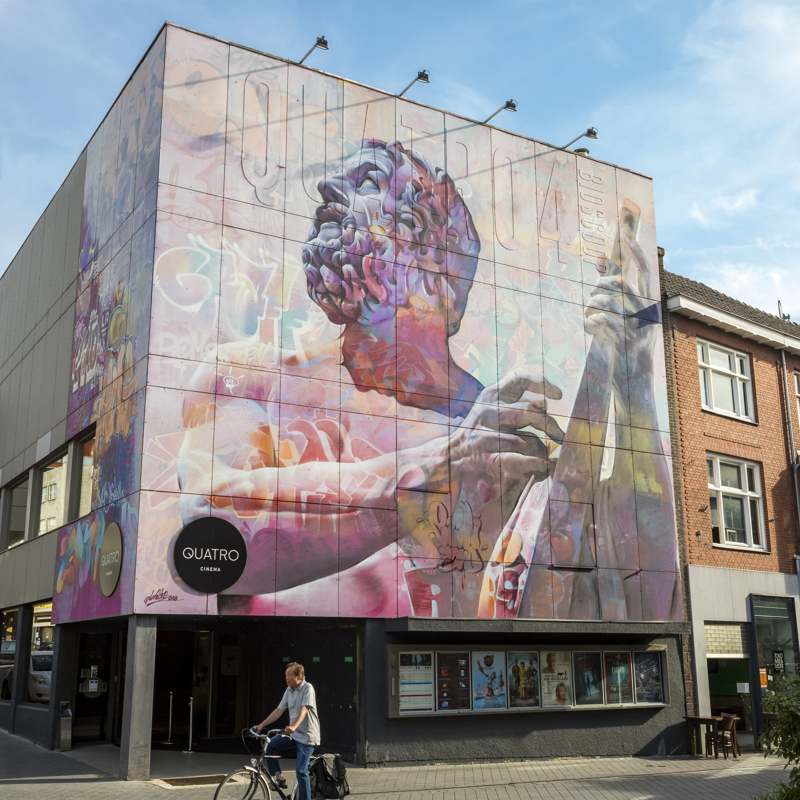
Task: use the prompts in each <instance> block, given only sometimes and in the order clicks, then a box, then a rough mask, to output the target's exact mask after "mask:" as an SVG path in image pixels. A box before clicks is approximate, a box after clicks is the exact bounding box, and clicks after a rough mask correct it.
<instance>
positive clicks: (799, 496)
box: [781, 350, 800, 567]
mask: <svg viewBox="0 0 800 800" xmlns="http://www.w3.org/2000/svg"><path fill="white" fill-rule="evenodd" d="M781 366H782V367H783V390H784V392H785V393H786V419H787V420H788V422H789V449H790V450H791V453H792V478H794V499H795V503H796V504H797V520H798V524H800V489H798V487H797V454H796V453H795V451H794V431H793V430H792V407H791V406H790V405H789V380H788V378H787V377H786V351H785V350H781ZM798 566H800V562H798V560H797V556H795V567H798Z"/></svg>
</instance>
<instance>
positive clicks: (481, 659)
mask: <svg viewBox="0 0 800 800" xmlns="http://www.w3.org/2000/svg"><path fill="white" fill-rule="evenodd" d="M472 689H473V695H472V707H473V708H474V709H475V710H476V711H488V710H489V709H492V708H505V707H506V676H505V653H492V652H488V653H487V652H484V651H482V650H480V651H475V652H473V653H472Z"/></svg>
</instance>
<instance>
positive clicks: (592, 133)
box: [561, 128, 597, 150]
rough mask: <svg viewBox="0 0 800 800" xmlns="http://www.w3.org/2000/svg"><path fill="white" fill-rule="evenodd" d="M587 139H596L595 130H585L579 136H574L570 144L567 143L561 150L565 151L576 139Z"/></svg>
mask: <svg viewBox="0 0 800 800" xmlns="http://www.w3.org/2000/svg"><path fill="white" fill-rule="evenodd" d="M584 136H585V137H586V138H587V139H596V138H597V128H587V129H586V130H585V131H584V132H583V133H582V134H581V135H580V136H576V137H575V138H574V139H573V140H572V141H571V142H567V143H566V144H565V145H564V146H563V147H562V148H561V149H562V150H566V149H567V148H568V147H569V146H570V145H571V144H575V142H577V141H578V139H583V137H584Z"/></svg>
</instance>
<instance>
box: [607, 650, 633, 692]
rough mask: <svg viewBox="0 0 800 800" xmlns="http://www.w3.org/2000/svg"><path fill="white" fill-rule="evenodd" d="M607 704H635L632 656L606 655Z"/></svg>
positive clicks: (626, 654) (620, 654) (624, 654)
mask: <svg viewBox="0 0 800 800" xmlns="http://www.w3.org/2000/svg"><path fill="white" fill-rule="evenodd" d="M605 662H606V702H607V703H609V704H610V705H615V704H617V703H632V702H633V684H632V682H631V654H630V653H606V654H605Z"/></svg>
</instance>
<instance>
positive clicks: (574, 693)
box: [387, 644, 669, 718]
mask: <svg viewBox="0 0 800 800" xmlns="http://www.w3.org/2000/svg"><path fill="white" fill-rule="evenodd" d="M665 652H666V648H665V647H663V646H662V645H653V646H649V647H640V648H636V649H634V648H632V647H630V646H628V647H627V648H625V647H613V648H611V647H599V648H598V647H596V648H594V649H592V648H590V647H586V646H583V647H581V646H575V647H564V646H553V647H546V646H541V645H539V646H537V648H536V649H533V648H530V649H529V648H525V647H519V646H516V647H513V646H512V647H509V648H501V647H489V648H487V647H481V648H478V647H477V646H475V645H468V644H462V645H435V644H434V645H428V646H422V647H416V648H415V647H414V645H388V647H387V656H388V657H387V666H388V680H387V688H388V716H389V717H390V718H394V717H405V716H438V715H442V714H489V713H519V712H528V711H530V712H536V713H545V712H550V713H552V712H554V711H559V712H560V711H602V710H604V709H609V708H620V707H631V708H635V707H642V706H650V707H659V706H665V705H668V704H669V698H668V693H667V683H668V681H667V674H666V659H665Z"/></svg>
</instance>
